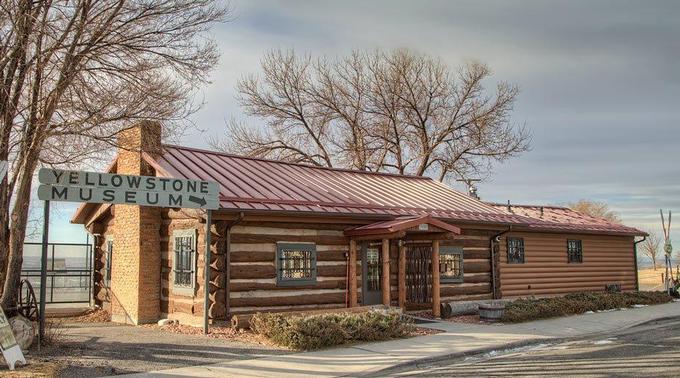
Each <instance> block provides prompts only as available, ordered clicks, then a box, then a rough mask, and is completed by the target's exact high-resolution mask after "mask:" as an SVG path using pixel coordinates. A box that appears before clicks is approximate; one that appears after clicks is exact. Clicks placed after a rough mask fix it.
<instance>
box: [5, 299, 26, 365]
mask: <svg viewBox="0 0 680 378" xmlns="http://www.w3.org/2000/svg"><path fill="white" fill-rule="evenodd" d="M0 350H2V355H3V356H4V357H5V362H7V366H9V369H10V370H14V365H16V363H17V362H21V363H22V364H24V365H26V359H25V358H24V353H23V352H21V348H20V347H19V344H17V341H16V339H15V338H14V332H12V326H11V325H10V323H9V320H8V319H7V316H6V315H5V312H4V311H3V310H2V308H0Z"/></svg>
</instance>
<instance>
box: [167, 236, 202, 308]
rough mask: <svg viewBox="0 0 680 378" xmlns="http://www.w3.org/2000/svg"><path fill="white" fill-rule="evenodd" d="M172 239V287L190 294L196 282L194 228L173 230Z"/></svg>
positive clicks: (182, 292) (176, 290)
mask: <svg viewBox="0 0 680 378" xmlns="http://www.w3.org/2000/svg"><path fill="white" fill-rule="evenodd" d="M172 239H173V264H172V267H173V288H174V291H175V292H179V293H181V294H189V295H192V294H193V291H194V286H195V283H196V230H195V229H190V230H175V231H173V233H172Z"/></svg>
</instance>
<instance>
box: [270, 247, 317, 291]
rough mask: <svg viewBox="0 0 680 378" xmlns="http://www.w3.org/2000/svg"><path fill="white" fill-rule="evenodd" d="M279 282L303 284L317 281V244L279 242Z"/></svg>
mask: <svg viewBox="0 0 680 378" xmlns="http://www.w3.org/2000/svg"><path fill="white" fill-rule="evenodd" d="M276 258H277V262H276V267H277V284H279V285H298V284H300V285H302V284H309V283H314V282H316V245H314V244H301V243H278V244H277V248H276Z"/></svg>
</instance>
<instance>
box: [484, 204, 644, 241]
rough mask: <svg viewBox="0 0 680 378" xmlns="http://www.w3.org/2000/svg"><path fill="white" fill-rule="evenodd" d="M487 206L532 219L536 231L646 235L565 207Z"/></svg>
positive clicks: (531, 225) (532, 227)
mask: <svg viewBox="0 0 680 378" xmlns="http://www.w3.org/2000/svg"><path fill="white" fill-rule="evenodd" d="M489 205H491V206H493V207H495V208H496V209H497V210H499V211H503V212H505V213H506V214H514V215H518V216H521V217H525V219H526V218H530V219H532V220H533V221H532V222H530V224H529V225H528V226H529V228H531V229H536V230H551V231H563V232H580V231H581V232H596V233H615V234H625V235H639V236H644V235H646V233H645V232H643V231H640V230H638V229H636V228H633V227H628V226H624V225H622V224H619V223H616V222H611V221H608V220H606V219H604V218H598V217H592V216H590V215H587V214H583V213H579V212H577V211H574V210H572V209H570V208H567V207H559V206H540V205H510V208H509V209H508V205H507V204H498V203H489Z"/></svg>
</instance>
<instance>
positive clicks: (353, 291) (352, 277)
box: [347, 239, 357, 307]
mask: <svg viewBox="0 0 680 378" xmlns="http://www.w3.org/2000/svg"><path fill="white" fill-rule="evenodd" d="M347 263H348V264H349V269H348V271H349V280H348V282H347V285H349V307H356V306H357V242H356V240H354V239H351V240H350V241H349V261H348V262H347Z"/></svg>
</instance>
